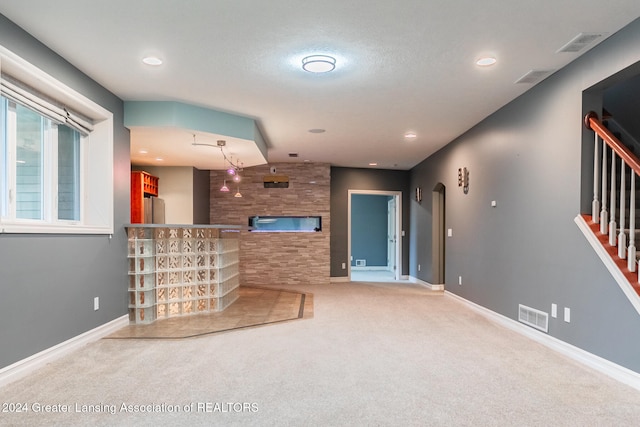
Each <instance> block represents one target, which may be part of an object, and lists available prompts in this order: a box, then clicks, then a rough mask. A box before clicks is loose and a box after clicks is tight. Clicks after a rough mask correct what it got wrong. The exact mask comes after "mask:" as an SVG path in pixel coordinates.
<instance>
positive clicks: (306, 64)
mask: <svg viewBox="0 0 640 427" xmlns="http://www.w3.org/2000/svg"><path fill="white" fill-rule="evenodd" d="M335 68H336V59H335V58H334V57H332V56H329V55H310V56H307V57H304V58H302V69H303V70H305V71H308V72H310V73H328V72H329V71H333V70H334V69H335Z"/></svg>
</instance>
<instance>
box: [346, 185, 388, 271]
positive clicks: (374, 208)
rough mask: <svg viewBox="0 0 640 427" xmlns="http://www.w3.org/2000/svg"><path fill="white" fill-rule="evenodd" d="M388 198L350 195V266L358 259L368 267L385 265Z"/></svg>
mask: <svg viewBox="0 0 640 427" xmlns="http://www.w3.org/2000/svg"><path fill="white" fill-rule="evenodd" d="M389 199H390V197H389V196H374V195H369V194H354V195H352V196H351V256H353V260H352V261H351V265H352V266H355V265H356V260H357V259H363V260H365V261H366V264H367V266H368V267H371V266H387V233H388V231H387V228H388V219H387V218H388V216H389V214H388V212H387V210H388V201H389Z"/></svg>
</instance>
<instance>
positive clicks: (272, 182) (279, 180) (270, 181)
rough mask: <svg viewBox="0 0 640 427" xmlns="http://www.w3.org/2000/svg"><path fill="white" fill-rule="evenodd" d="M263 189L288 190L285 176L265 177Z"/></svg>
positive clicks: (287, 181) (287, 180) (287, 178)
mask: <svg viewBox="0 0 640 427" xmlns="http://www.w3.org/2000/svg"><path fill="white" fill-rule="evenodd" d="M263 181H264V188H289V177H288V176H287V175H265V176H264V180H263Z"/></svg>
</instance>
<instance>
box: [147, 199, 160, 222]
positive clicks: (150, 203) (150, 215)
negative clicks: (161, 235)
mask: <svg viewBox="0 0 640 427" xmlns="http://www.w3.org/2000/svg"><path fill="white" fill-rule="evenodd" d="M144 223H145V224H164V223H165V222H164V200H163V199H158V198H157V197H145V198H144Z"/></svg>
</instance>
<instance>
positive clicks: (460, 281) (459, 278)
mask: <svg viewBox="0 0 640 427" xmlns="http://www.w3.org/2000/svg"><path fill="white" fill-rule="evenodd" d="M458 285H462V276H458Z"/></svg>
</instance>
